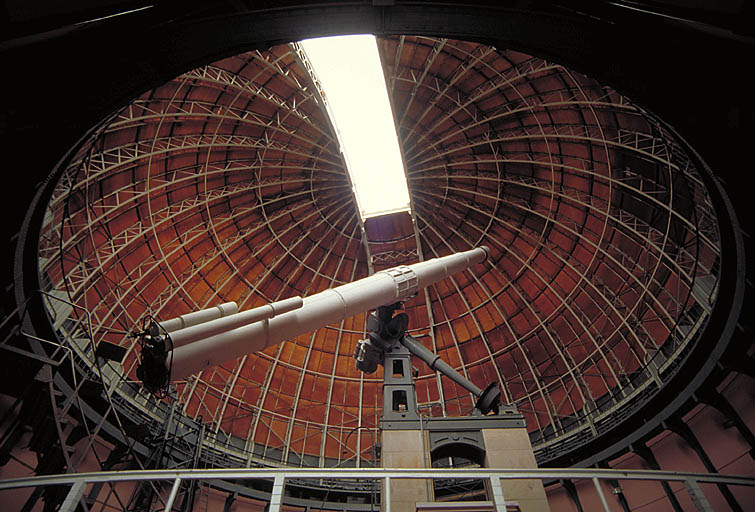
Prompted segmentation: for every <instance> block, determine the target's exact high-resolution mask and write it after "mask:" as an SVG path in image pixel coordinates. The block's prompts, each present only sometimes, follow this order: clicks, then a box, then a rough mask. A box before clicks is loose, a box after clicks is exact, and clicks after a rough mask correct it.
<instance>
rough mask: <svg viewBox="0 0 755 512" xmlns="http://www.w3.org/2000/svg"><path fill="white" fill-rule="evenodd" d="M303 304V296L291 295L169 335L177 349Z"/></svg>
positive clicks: (291, 309)
mask: <svg viewBox="0 0 755 512" xmlns="http://www.w3.org/2000/svg"><path fill="white" fill-rule="evenodd" d="M302 304H303V301H302V298H301V297H291V298H290V299H284V300H281V301H278V302H273V303H271V304H265V305H264V306H260V307H258V308H254V309H250V310H248V311H242V312H241V313H235V314H233V315H228V316H223V317H221V318H217V319H215V320H211V321H209V322H204V323H201V324H197V325H193V326H191V327H187V328H185V329H181V330H178V331H174V332H171V333H169V334H168V335H169V336H170V340H171V342H172V344H173V348H174V349H176V348H178V347H182V346H184V345H188V344H189V343H193V342H195V341H198V340H202V339H204V338H209V337H210V336H214V335H216V334H220V333H222V332H225V331H230V330H232V329H235V328H237V327H241V326H244V325H248V324H251V323H254V322H259V321H261V320H267V319H270V318H273V317H274V316H275V315H280V314H283V313H287V312H289V311H293V310H294V309H298V308H300V307H301V306H302Z"/></svg>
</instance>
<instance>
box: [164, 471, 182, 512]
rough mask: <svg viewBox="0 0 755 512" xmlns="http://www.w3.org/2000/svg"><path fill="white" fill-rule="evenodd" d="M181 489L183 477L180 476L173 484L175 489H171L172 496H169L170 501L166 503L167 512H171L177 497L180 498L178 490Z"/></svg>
mask: <svg viewBox="0 0 755 512" xmlns="http://www.w3.org/2000/svg"><path fill="white" fill-rule="evenodd" d="M180 487H181V477H180V476H179V477H178V478H176V480H175V481H174V482H173V487H172V488H171V489H170V496H168V501H167V502H166V503H165V512H170V511H171V509H172V508H173V503H175V502H176V496H178V489H179V488H180Z"/></svg>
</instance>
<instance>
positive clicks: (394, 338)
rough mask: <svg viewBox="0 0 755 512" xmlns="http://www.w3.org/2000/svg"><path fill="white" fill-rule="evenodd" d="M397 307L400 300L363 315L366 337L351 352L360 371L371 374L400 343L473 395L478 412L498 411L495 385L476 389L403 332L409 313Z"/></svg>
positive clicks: (495, 412) (498, 401) (498, 395)
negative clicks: (365, 324)
mask: <svg viewBox="0 0 755 512" xmlns="http://www.w3.org/2000/svg"><path fill="white" fill-rule="evenodd" d="M401 308H402V303H401V302H396V303H394V304H391V305H388V306H381V307H379V308H377V309H376V310H375V311H373V312H372V313H370V316H369V317H368V318H367V331H368V338H367V339H364V340H359V342H358V343H357V346H356V350H355V351H354V359H355V360H356V363H355V364H356V367H357V369H358V370H360V371H362V372H364V373H374V372H375V371H376V370H377V367H378V365H383V364H384V361H385V354H386V352H390V351H392V350H394V349H395V348H396V347H397V346H398V345H401V346H403V347H406V349H407V350H408V351H409V352H410V353H411V354H413V355H415V356H417V357H419V358H420V359H422V360H423V361H424V362H425V363H427V365H428V366H429V367H430V368H431V369H432V370H435V371H436V372H440V373H442V374H443V375H445V376H446V377H448V378H450V379H451V380H453V381H454V382H456V383H457V384H459V385H460V386H461V387H463V388H464V389H466V390H467V391H469V392H470V393H472V394H473V395H474V396H476V397H477V403H476V404H475V408H476V409H478V410H479V411H480V412H481V413H482V414H488V413H490V412H492V413H494V414H498V406H499V404H500V399H501V391H500V390H499V389H498V386H497V384H496V383H495V382H491V383H490V384H489V385H488V386H487V387H486V388H485V389H484V390H482V389H480V388H478V387H477V386H475V385H474V384H473V383H472V382H471V381H470V380H469V379H467V378H466V377H464V376H463V375H461V374H460V373H459V372H457V371H456V370H454V369H453V368H452V367H451V366H450V365H449V364H448V363H446V362H445V361H443V360H442V359H441V358H440V356H439V355H437V354H434V353H432V352H431V351H429V350H428V349H426V348H425V346H424V345H422V343H421V342H419V341H418V340H417V339H416V338H414V337H412V336H410V335H408V334H406V330H407V329H408V327H409V315H407V314H406V313H403V312H401V313H396V311H397V310H398V309H401Z"/></svg>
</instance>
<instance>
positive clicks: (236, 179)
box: [39, 36, 720, 467]
mask: <svg viewBox="0 0 755 512" xmlns="http://www.w3.org/2000/svg"><path fill="white" fill-rule="evenodd" d="M380 46H381V53H382V58H383V63H384V66H385V68H386V78H387V81H388V84H389V89H390V93H391V94H392V101H393V105H394V109H395V111H396V112H397V116H396V117H397V120H398V130H399V137H400V140H401V144H402V148H403V151H404V158H405V161H406V166H407V178H408V181H409V187H410V193H411V201H412V204H411V216H408V220H401V219H392V220H390V219H389V220H381V221H378V222H376V223H374V224H370V223H369V222H368V223H362V222H361V221H360V219H359V216H358V215H357V211H356V207H355V204H354V199H353V197H352V195H351V187H350V183H349V180H348V176H347V173H346V171H345V168H344V167H343V164H342V161H341V158H340V155H339V153H338V148H337V143H336V137H335V136H334V134H333V131H332V127H330V125H329V123H328V121H327V115H325V112H324V109H323V105H322V101H321V99H320V97H319V95H318V93H317V92H316V91H317V88H316V86H315V85H314V84H313V83H312V82H311V77H310V76H309V74H308V73H307V70H306V66H305V65H304V64H303V63H302V60H301V58H300V56H299V55H298V54H297V49H296V46H295V45H284V46H280V47H275V48H272V49H270V51H268V52H262V51H258V52H251V53H247V54H242V55H239V56H237V57H233V58H230V59H226V60H224V61H221V62H217V63H213V64H211V65H209V66H205V67H203V68H198V69H196V70H193V71H190V72H187V73H184V74H183V75H181V76H179V77H177V78H176V79H175V80H174V81H172V82H171V83H169V84H166V85H165V86H163V87H161V88H157V89H155V90H153V91H150V92H148V93H145V94H144V95H142V97H140V98H138V99H136V100H135V101H134V102H132V103H131V104H129V105H128V106H127V107H126V108H124V109H123V110H122V111H120V112H118V113H116V114H115V115H113V116H112V118H111V119H110V120H109V122H107V123H105V124H103V125H102V127H101V129H100V131H99V133H98V134H97V136H96V137H95V138H93V139H92V140H90V141H89V143H88V145H87V146H86V147H84V148H82V149H81V150H80V151H79V153H78V155H77V157H76V158H74V160H73V161H72V162H71V164H70V165H69V167H68V170H67V172H66V173H65V175H64V177H63V178H62V179H61V181H60V182H59V183H58V185H57V188H56V191H55V193H54V195H53V198H52V200H51V201H50V203H49V206H48V213H47V217H46V221H45V223H44V225H43V231H42V242H41V247H40V254H39V258H40V271H41V273H42V275H43V277H44V278H43V282H45V283H46V284H47V286H48V289H47V290H46V292H48V293H54V294H58V295H64V296H65V297H67V300H69V301H70V302H71V303H72V304H75V305H76V308H74V309H73V310H72V311H71V314H72V315H73V317H74V318H75V317H76V316H77V315H79V314H80V313H77V312H78V311H80V310H86V311H88V312H89V315H90V316H91V323H92V333H91V336H92V338H93V339H94V340H96V341H97V342H99V341H101V340H102V341H109V342H111V343H115V344H119V345H123V346H125V347H126V348H127V355H126V359H125V360H124V365H123V369H122V371H123V375H124V376H125V378H126V380H129V379H133V378H134V377H133V375H134V366H135V364H136V362H137V360H136V351H135V345H134V341H133V340H132V339H131V338H129V337H128V332H129V331H130V330H131V329H133V328H134V327H135V326H136V325H138V324H139V322H140V320H141V318H143V317H144V315H145V314H152V315H155V316H158V317H160V318H167V317H170V316H173V315H175V314H180V313H184V312H186V311H189V310H195V309H201V308H204V307H207V306H211V305H213V304H216V303H218V302H222V301H226V300H235V301H237V302H238V303H239V306H240V308H241V309H246V308H249V307H254V306H257V305H260V304H261V303H263V302H271V301H275V300H278V299H282V298H285V297H287V296H289V295H294V294H300V295H306V294H309V293H314V292H317V291H319V290H321V289H324V288H326V287H330V286H336V285H339V284H342V283H344V282H348V281H351V280H354V279H358V278H360V277H364V276H365V275H368V274H369V273H371V272H373V271H374V270H375V269H380V268H385V267H388V266H393V265H395V264H400V263H407V262H412V261H415V260H420V259H425V258H431V257H435V256H440V255H444V254H447V253H448V252H452V251H456V250H460V249H465V248H468V247H470V246H477V245H480V244H486V245H489V246H490V247H491V248H492V249H493V251H494V254H493V258H492V259H491V261H490V263H489V264H488V266H487V267H486V268H485V269H484V270H483V271H470V272H466V273H464V274H463V275H462V276H457V277H455V278H453V279H449V280H448V281H447V282H446V283H444V284H442V285H440V284H439V285H436V286H433V287H431V288H430V289H428V290H426V291H425V293H424V294H423V296H421V297H418V298H417V299H415V300H413V301H412V302H409V303H407V305H406V307H407V312H408V313H409V314H410V317H411V319H412V320H411V325H412V328H413V329H414V330H415V331H416V332H418V333H427V334H428V335H429V338H430V343H431V348H432V349H433V350H434V351H436V352H438V353H439V354H440V355H442V356H443V357H444V358H445V359H446V360H448V361H449V362H450V363H451V364H452V365H454V366H456V368H457V369H458V370H459V371H460V372H461V373H462V374H464V375H465V376H467V377H468V378H471V379H473V380H475V379H479V380H481V381H483V380H484V381H490V380H494V381H497V382H498V383H499V384H500V385H501V387H502V390H503V395H504V397H505V398H506V399H507V400H508V401H511V402H514V403H516V404H517V406H518V408H519V410H520V411H522V412H523V413H524V414H525V415H526V417H527V421H528V424H529V427H530V431H531V436H532V439H533V444H534V446H535V449H536V453H538V455H539V457H540V458H547V457H548V456H549V453H550V452H549V450H551V449H552V448H553V447H554V446H557V445H559V444H564V443H565V444H564V445H566V444H568V443H567V441H568V442H573V440H574V438H575V436H577V437H578V438H580V439H582V440H583V441H584V440H585V439H589V437H590V436H591V435H592V436H594V435H596V434H597V433H599V432H600V431H601V428H603V429H606V428H610V427H611V425H613V423H610V422H609V423H606V421H607V420H608V416H609V415H610V413H616V411H617V410H619V409H622V408H627V407H628V409H627V410H630V409H631V410H635V409H636V408H637V407H641V405H642V404H643V403H644V401H645V400H646V399H647V397H648V396H649V394H652V393H653V390H656V391H657V389H659V388H660V387H662V386H663V384H664V382H666V380H667V379H668V378H669V375H670V374H671V373H670V372H673V370H674V368H675V365H676V364H677V363H678V362H679V361H681V360H683V356H684V354H685V353H686V352H685V351H686V349H688V345H689V344H690V343H694V340H695V336H696V335H697V333H698V332H699V330H700V329H701V327H702V326H703V325H704V323H705V320H706V318H707V314H708V313H709V312H710V310H711V308H712V307H713V304H714V302H715V297H716V293H717V290H718V269H717V261H718V257H719V252H720V244H719V240H718V231H717V224H716V222H717V221H716V216H715V212H714V209H713V207H712V205H711V201H710V198H709V197H708V194H707V191H706V189H705V186H704V185H703V182H702V179H701V178H700V176H699V172H698V170H697V169H696V168H695V166H694V164H693V163H692V161H691V160H690V158H689V156H688V155H687V154H686V152H685V150H684V149H683V145H682V144H681V143H680V142H678V141H677V140H675V138H674V137H673V135H672V134H671V133H670V132H669V130H668V129H667V128H665V127H664V125H663V124H662V123H661V122H660V121H658V120H656V119H655V118H654V117H653V116H652V115H651V114H649V113H647V112H645V111H643V109H642V108H640V107H639V106H637V105H634V104H633V103H632V102H631V101H630V100H628V99H627V98H624V97H623V96H621V95H619V94H618V93H616V92H615V91H613V90H611V89H610V88H608V87H605V86H602V85H600V84H598V83H596V82H595V81H593V80H591V79H589V78H587V77H584V76H581V75H578V74H576V73H573V72H571V71H569V70H567V69H565V68H564V67H563V66H560V65H558V64H554V63H550V62H547V61H544V60H542V59H538V58H534V57H530V56H527V55H523V54H520V53H517V52H513V51H507V50H501V49H496V48H492V47H489V46H485V45H479V44H476V43H468V42H463V41H453V40H448V39H431V38H422V37H408V36H401V37H391V38H381V40H380ZM363 335H364V317H356V318H354V319H348V320H346V321H343V322H340V323H339V324H338V325H332V326H328V327H326V328H323V329H320V330H319V331H317V332H315V333H312V334H311V335H308V336H303V337H301V338H299V339H296V340H291V341H290V342H287V343H284V344H282V345H280V346H279V347H276V348H275V349H272V350H268V351H266V352H263V353H257V354H250V355H248V356H246V357H244V358H241V359H239V360H238V361H235V362H230V363H228V364H227V365H223V366H221V367H217V368H214V369H212V370H208V371H206V372H204V373H202V374H200V375H198V376H195V377H193V378H191V379H188V380H187V381H185V382H181V383H178V385H177V387H176V389H175V395H174V396H175V399H176V400H178V401H179V403H180V412H181V413H182V414H183V415H186V416H188V417H189V418H191V419H193V420H201V421H203V422H204V423H206V425H207V427H208V431H211V432H213V434H214V435H216V436H218V437H222V438H224V439H226V444H227V445H229V446H230V445H231V444H232V440H233V439H236V440H239V441H238V442H237V441H233V443H237V444H238V443H240V446H238V447H237V448H238V449H239V450H241V451H242V452H244V453H246V454H247V456H246V461H247V464H248V465H251V464H252V463H253V461H257V460H266V461H268V462H270V461H272V460H277V461H278V462H282V463H284V464H286V463H287V464H294V465H303V466H319V467H324V466H327V465H332V464H336V465H355V466H357V467H360V466H362V465H370V464H374V462H375V460H374V455H373V453H372V450H373V446H372V445H373V439H374V437H375V432H376V431H377V426H378V418H379V413H380V411H379V407H380V400H379V393H380V382H381V380H380V378H379V377H376V376H364V375H363V374H361V373H359V372H357V371H356V370H354V369H353V367H352V363H351V353H352V347H353V346H354V343H355V342H356V340H357V339H359V338H360V337H363ZM418 393H419V400H420V402H421V405H423V410H424V412H423V413H424V414H427V415H431V416H433V415H458V414H465V413H467V412H469V410H471V407H472V404H473V401H472V397H471V396H469V395H468V394H466V393H465V392H462V391H461V390H460V389H457V388H455V387H452V386H449V385H447V384H445V383H444V382H442V381H441V380H440V379H439V377H437V376H436V375H432V374H430V373H429V372H428V371H426V370H424V369H422V370H420V375H419V378H418ZM614 416H615V414H614ZM618 417H619V418H620V417H622V416H621V415H619V416H618ZM601 422H602V423H601ZM601 425H603V426H602V427H601ZM570 440H571V441H570ZM234 446H235V445H234ZM234 449H236V448H234Z"/></svg>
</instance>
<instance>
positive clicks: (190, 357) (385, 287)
mask: <svg viewBox="0 0 755 512" xmlns="http://www.w3.org/2000/svg"><path fill="white" fill-rule="evenodd" d="M488 254H489V250H488V248H487V247H478V248H476V249H471V250H469V251H465V252H461V253H456V254H451V255H449V256H444V257H442V258H435V259H432V260H428V261H424V262H420V263H415V264H413V265H408V266H399V267H395V268H392V269H388V270H383V271H380V272H377V273H375V274H373V275H371V276H369V277H365V278H364V279H360V280H359V281H354V282H353V283H348V284H345V285H342V286H338V287H336V288H331V289H328V290H325V291H323V292H320V293H317V294H315V295H312V296H310V297H305V298H304V299H303V300H302V305H301V307H300V308H298V309H295V310H293V311H289V312H288V313H283V314H280V315H276V316H275V317H273V318H270V319H268V320H263V321H259V322H254V323H251V324H248V325H244V326H241V327H237V328H234V329H231V330H229V331H225V332H219V333H217V334H214V335H211V336H209V337H207V338H204V339H202V340H200V341H194V342H191V343H188V344H186V345H183V346H180V347H177V348H175V349H174V350H173V353H172V361H171V355H168V359H169V361H170V366H171V379H173V380H175V379H182V378H184V377H187V376H188V375H191V374H193V373H197V372H199V371H201V370H204V369H205V368H208V367H210V366H216V365H218V364H221V363H224V362H226V361H229V360H232V359H236V358H237V357H240V356H242V355H244V354H248V353H251V352H258V351H260V350H264V349H266V348H267V347H269V346H271V345H275V344H277V343H280V342H281V341H284V340H288V339H291V338H294V337H296V336H298V335H300V334H304V333H306V332H312V331H314V330H316V329H319V328H321V327H324V326H326V325H328V324H332V323H336V322H339V321H341V320H343V319H344V318H348V317H350V316H354V315H357V314H359V313H363V312H366V311H370V310H373V309H376V308H378V307H380V306H385V305H388V304H393V303H395V302H398V301H403V300H406V299H408V298H409V297H411V296H413V295H414V294H416V293H417V292H418V291H419V290H421V289H422V288H425V287H427V286H430V285H431V284H434V283H437V282H438V281H441V280H442V279H444V278H445V277H447V276H449V275H451V274H454V273H456V272H459V271H461V270H464V269H467V268H469V267H471V266H472V265H474V264H476V263H482V262H483V261H485V259H486V258H487V257H488Z"/></svg>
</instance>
